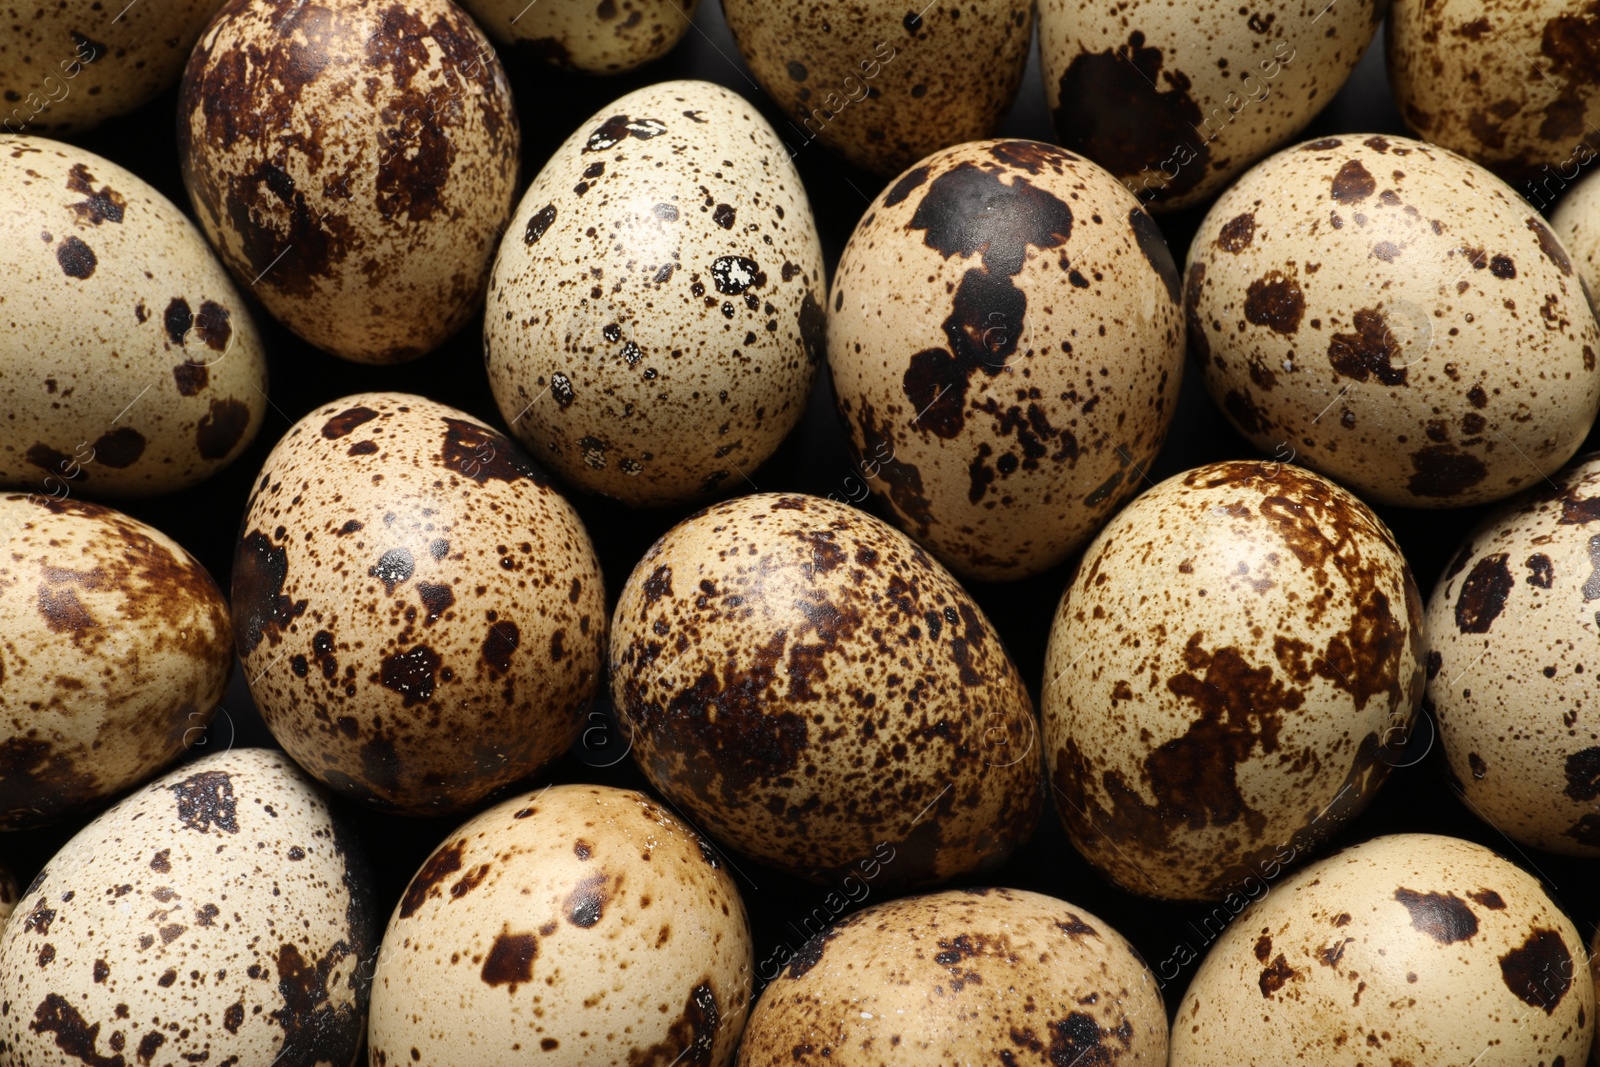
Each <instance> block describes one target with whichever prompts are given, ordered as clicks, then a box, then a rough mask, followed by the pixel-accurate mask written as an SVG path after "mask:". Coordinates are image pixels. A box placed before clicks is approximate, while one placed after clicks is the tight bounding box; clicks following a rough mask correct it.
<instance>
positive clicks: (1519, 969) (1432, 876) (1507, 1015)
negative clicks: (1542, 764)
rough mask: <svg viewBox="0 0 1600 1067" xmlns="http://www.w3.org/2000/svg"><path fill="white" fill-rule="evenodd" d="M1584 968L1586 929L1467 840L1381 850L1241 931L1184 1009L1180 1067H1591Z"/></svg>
mask: <svg viewBox="0 0 1600 1067" xmlns="http://www.w3.org/2000/svg"><path fill="white" fill-rule="evenodd" d="M1574 953H1576V956H1574ZM1585 964H1586V961H1585V959H1584V953H1583V942H1582V941H1581V940H1580V939H1579V937H1578V932H1577V930H1576V929H1574V928H1573V925H1572V920H1570V919H1568V918H1567V917H1566V916H1565V915H1563V914H1562V913H1561V911H1560V909H1559V908H1557V907H1556V905H1555V904H1554V902H1552V901H1551V900H1550V898H1549V897H1548V896H1546V895H1545V892H1544V890H1543V888H1541V886H1540V884H1539V882H1538V881H1537V880H1536V879H1534V878H1533V877H1532V876H1531V875H1529V874H1527V873H1526V872H1524V871H1522V870H1521V869H1520V868H1518V867H1516V866H1514V865H1512V864H1511V863H1508V862H1507V861H1506V860H1504V859H1501V858H1500V857H1499V856H1497V855H1495V854H1494V853H1493V852H1490V851H1489V850H1488V849H1486V848H1484V847H1483V846H1482V845H1476V844H1473V843H1471V842H1469V841H1461V840H1458V839H1456V838H1453V837H1441V836H1437V835H1434V834H1394V835H1391V836H1388V837H1380V838H1376V839H1375V840H1372V841H1368V842H1366V843H1364V844H1360V845H1356V846H1354V847H1352V848H1347V849H1344V850H1343V851H1341V852H1338V853H1335V854H1334V855H1332V856H1329V857H1328V858H1327V859H1325V860H1323V861H1321V862H1320V863H1316V864H1313V865H1312V866H1310V867H1307V868H1306V869H1305V870H1303V871H1299V872H1297V873H1295V874H1292V875H1290V876H1289V877H1288V878H1287V879H1286V880H1285V881H1284V882H1283V883H1282V884H1280V885H1275V886H1273V887H1272V891H1271V893H1269V894H1267V895H1266V896H1265V897H1264V898H1262V899H1261V900H1259V901H1258V902H1257V903H1256V904H1255V905H1254V906H1252V907H1250V908H1249V909H1247V910H1246V911H1245V912H1244V913H1243V914H1242V915H1240V916H1239V917H1238V918H1236V919H1234V921H1233V922H1232V924H1230V925H1229V926H1228V927H1227V929H1226V930H1225V931H1224V932H1223V934H1222V936H1221V937H1220V938H1219V939H1218V940H1217V941H1216V943H1215V945H1214V946H1213V947H1212V948H1211V951H1210V952H1209V953H1208V954H1207V956H1206V958H1205V962H1204V963H1202V964H1201V965H1200V970H1199V971H1197V972H1196V973H1195V976H1194V978H1193V980H1192V981H1191V982H1190V983H1189V989H1188V991H1187V992H1186V993H1185V994H1184V997H1183V1001H1182V1002H1181V1003H1180V1004H1179V1005H1178V1013H1177V1017H1176V1019H1175V1020H1174V1021H1173V1024H1172V1061H1171V1063H1172V1067H1213V1065H1214V1067H1223V1065H1226V1067H1257V1065H1259V1067H1269V1065H1271V1067H1278V1065H1281V1064H1285V1063H1316V1064H1323V1065H1326V1067H1346V1065H1348V1067H1357V1065H1361V1064H1371V1063H1408V1062H1409V1063H1418V1064H1421V1063H1439V1064H1445V1063H1450V1064H1456V1063H1459V1064H1469V1063H1470V1064H1472V1065H1473V1067H1528V1065H1529V1064H1538V1063H1545V1064H1558V1063H1562V1062H1566V1063H1568V1064H1580V1063H1583V1062H1584V1060H1585V1058H1586V1057H1587V1056H1588V1050H1589V1041H1590V1039H1591V1037H1592V1036H1593V1034H1594V984H1593V980H1592V979H1591V978H1590V976H1589V968H1588V967H1587V966H1586V965H1585Z"/></svg>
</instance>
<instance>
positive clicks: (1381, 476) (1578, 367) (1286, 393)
mask: <svg viewBox="0 0 1600 1067" xmlns="http://www.w3.org/2000/svg"><path fill="white" fill-rule="evenodd" d="M1188 271H1189V273H1188V279H1187V282H1186V286H1185V309H1186V312H1187V314H1188V317H1189V329H1188V333H1189V345H1190V348H1191V350H1192V351H1193V352H1194V355H1195V359H1196V362H1197V363H1198V364H1199V365H1200V367H1201V369H1202V374H1203V376H1204V378H1205V383H1206V388H1207V389H1208V390H1210V392H1211V396H1212V399H1214V400H1215V401H1216V402H1217V404H1218V406H1219V407H1221V408H1222V409H1223V411H1224V412H1226V414H1227V416H1228V419H1229V421H1231V422H1232V423H1233V425H1234V426H1235V427H1236V428H1237V429H1238V430H1239V432H1240V433H1242V434H1244V435H1245V436H1246V437H1248V438H1249V439H1250V441H1251V443H1252V444H1254V445H1255V446H1256V447H1257V448H1259V449H1261V450H1263V451H1264V452H1269V453H1272V454H1273V455H1274V456H1276V457H1277V458H1278V459H1283V460H1294V459H1297V460H1298V461H1299V462H1301V463H1304V464H1306V465H1307V466H1309V467H1314V468H1316V469H1317V470H1319V471H1321V472H1322V473H1324V474H1326V475H1328V476H1329V477H1331V478H1334V479H1336V480H1337V481H1339V482H1341V483H1342V484H1344V485H1346V486H1349V487H1350V488H1351V489H1353V490H1355V491H1356V492H1358V493H1360V494H1361V495H1362V497H1363V498H1364V499H1367V500H1371V501H1373V502H1376V503H1384V504H1400V505H1404V506H1407V507H1456V506H1462V505H1467V504H1481V503H1486V502H1489V501H1493V500H1500V499H1502V498H1504V497H1507V496H1510V495H1511V494H1513V493H1515V492H1517V491H1518V490H1521V489H1524V488H1527V487H1528V486H1530V485H1534V484H1536V483H1538V482H1539V481H1541V480H1542V479H1543V478H1544V477H1545V476H1546V475H1548V474H1551V473H1553V472H1555V471H1556V470H1557V469H1559V468H1560V467H1561V465H1562V464H1563V463H1565V462H1566V461H1567V460H1568V459H1569V458H1571V456H1572V454H1573V453H1574V452H1576V451H1577V450H1578V447H1579V446H1580V445H1581V444H1582V443H1583V439H1584V436H1585V435H1586V434H1587V433H1588V432H1589V427H1590V426H1591V425H1592V424H1593V422H1594V418H1595V411H1596V409H1597V407H1600V369H1597V367H1596V357H1595V354H1596V352H1600V326H1597V325H1596V323H1595V320H1594V316H1593V315H1592V314H1591V312H1590V309H1589V306H1588V303H1587V302H1586V300H1585V299H1584V294H1583V286H1582V282H1581V280H1580V278H1579V277H1578V275H1577V274H1576V272H1575V271H1574V270H1573V266H1572V261H1571V259H1570V258H1569V257H1568V255H1567V252H1566V250H1565V249H1564V248H1562V246H1561V242H1560V241H1558V240H1557V239H1556V237H1555V235H1554V234H1552V233H1551V232H1550V229H1549V227H1548V226H1546V225H1545V223H1544V220H1543V219H1541V218H1540V217H1539V215H1538V213H1537V212H1535V211H1534V210H1533V209H1532V208H1531V207H1529V206H1528V204H1527V203H1526V202H1525V201H1523V200H1522V199H1521V198H1519V197H1518V196H1517V195H1516V194H1515V193H1513V192H1512V191H1511V189H1510V188H1509V187H1508V186H1506V185H1505V184H1504V183H1502V182H1501V181H1500V180H1499V179H1498V178H1496V177H1495V176H1494V175H1492V174H1490V173H1489V172H1488V171H1486V170H1484V169H1483V168H1481V167H1479V166H1478V165H1477V164H1475V163H1472V162H1471V161H1469V160H1466V159H1463V158H1462V157H1461V156H1458V155H1456V154H1455V153H1453V152H1449V151H1446V150H1444V149H1442V148H1436V147H1431V146H1428V145H1424V144H1421V143H1419V142H1417V141H1412V140H1408V139H1406V138H1403V137H1381V136H1370V137H1369V136H1363V135H1361V134H1355V135H1352V136H1341V137H1327V138H1323V139H1322V140H1318V141H1311V142H1308V143H1306V144H1302V145H1298V146H1296V147H1294V148H1291V149H1287V150H1285V151H1284V152H1281V153H1279V154H1278V155H1276V156H1274V157H1272V158H1271V159H1269V160H1267V161H1266V162H1265V163H1262V164H1261V165H1260V166H1258V167H1256V168H1255V169H1254V170H1252V171H1251V172H1250V173H1249V174H1247V175H1245V176H1244V177H1243V178H1242V179H1240V181H1239V182H1238V184H1237V185H1235V186H1234V187H1233V188H1231V189H1229V190H1228V192H1227V193H1225V194H1223V196H1222V198H1221V199H1220V200H1218V201H1217V202H1216V204H1215V205H1214V206H1213V207H1212V209H1211V211H1210V213H1209V214H1208V215H1207V216H1206V219H1205V222H1204V223H1202V224H1201V226H1200V230H1199V232H1198V233H1197V234H1196V235H1195V239H1194V242H1193V244H1191V245H1190V248H1189V267H1188Z"/></svg>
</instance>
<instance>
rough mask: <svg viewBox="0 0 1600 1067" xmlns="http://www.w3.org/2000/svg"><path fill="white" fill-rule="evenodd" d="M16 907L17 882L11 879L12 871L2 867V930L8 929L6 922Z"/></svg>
mask: <svg viewBox="0 0 1600 1067" xmlns="http://www.w3.org/2000/svg"><path fill="white" fill-rule="evenodd" d="M16 906H17V880H16V879H15V878H13V877H11V872H10V871H8V870H6V869H5V868H4V867H0V930H4V929H5V928H6V920H7V919H9V918H10V917H11V913H12V911H14V910H15V909H16Z"/></svg>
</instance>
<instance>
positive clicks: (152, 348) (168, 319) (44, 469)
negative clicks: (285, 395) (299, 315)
mask: <svg viewBox="0 0 1600 1067" xmlns="http://www.w3.org/2000/svg"><path fill="white" fill-rule="evenodd" d="M152 6H159V5H152ZM0 322H3V324H4V329H3V330H0V409H3V410H4V411H5V412H6V416H7V417H6V419H5V420H4V422H3V423H0V485H8V486H13V487H18V486H29V487H34V488H42V489H43V491H44V492H46V493H51V494H54V495H59V494H60V493H61V492H63V491H64V488H63V487H65V486H66V485H68V484H69V483H70V486H71V491H72V492H73V493H74V494H76V493H79V492H82V493H86V494H88V495H91V496H104V497H133V496H150V495H152V494H156V493H168V492H172V491H173V490H176V489H183V488H186V487H188V486H191V485H194V484H195V483H196V482H199V481H202V480H203V479H205V478H207V477H209V476H210V475H212V474H214V473H216V472H217V471H218V470H221V469H222V468H223V467H225V466H227V465H228V463H229V462H231V461H232V460H233V458H234V457H236V456H237V455H238V454H239V453H240V452H242V451H244V449H245V448H246V447H248V446H249V444H250V442H251V441H252V440H254V438H255V435H256V431H257V430H259V429H260V428H261V420H262V416H263V414H264V413H265V411H266V406H267V393H266V390H267V364H266V356H265V354H264V353H263V351H262V347H261V338H260V336H259V335H258V334H257V333H256V328H255V323H254V322H252V321H251V318H250V311H249V308H248V307H247V306H246V305H245V302H244V300H243V299H242V298H241V297H240V295H239V292H238V290H236V289H235V288H234V286H233V282H232V281H230V280H229V278H228V274H227V272H226V271H224V270H223V269H222V265H221V264H219V263H218V262H217V260H216V258H215V257H214V256H213V255H212V253H211V249H210V248H208V247H207V246H206V243H205V239H204V238H203V237H201V235H200V233H199V231H198V230H196V229H195V228H194V225H193V224H192V223H190V222H189V220H188V219H187V218H185V217H184V215H183V212H181V211H179V210H178V208H177V206H176V205H175V204H173V203H172V201H170V200H168V199H167V198H166V197H164V196H162V195H161V194H160V193H159V192H157V191H156V190H155V189H153V188H151V187H150V186H149V185H147V184H146V183H145V182H143V181H142V180H140V179H139V178H138V177H137V176H136V175H134V174H133V173H131V172H129V171H126V170H124V169H122V168H121V167H119V166H117V165H116V164H114V163H112V162H110V161H109V160H105V159H102V158H100V157H99V156H97V155H95V154H94V153H92V152H86V151H84V150H83V149H81V148H77V147H74V146H72V145H67V144H61V143H59V142H56V141H47V140H45V139H43V138H38V137H17V138H7V139H4V140H0Z"/></svg>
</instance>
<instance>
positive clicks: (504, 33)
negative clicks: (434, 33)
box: [461, 0, 700, 74]
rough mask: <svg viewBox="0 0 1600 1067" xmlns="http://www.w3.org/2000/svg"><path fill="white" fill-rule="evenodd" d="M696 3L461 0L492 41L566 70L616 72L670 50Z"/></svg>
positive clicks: (674, 0)
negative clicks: (538, 2)
mask: <svg viewBox="0 0 1600 1067" xmlns="http://www.w3.org/2000/svg"><path fill="white" fill-rule="evenodd" d="M699 3H700V0H563V2H560V3H551V2H550V0H545V2H544V3H542V4H530V3H528V2H527V0H466V2H465V3H463V4H462V5H461V6H462V7H464V8H466V9H467V10H468V11H469V12H471V14H472V17H473V18H475V19H477V20H478V23H479V25H481V26H482V27H483V28H484V29H485V30H486V31H488V33H489V34H490V35H491V36H492V37H494V38H495V40H497V41H502V42H505V43H507V44H510V45H512V46H514V48H515V49H516V52H517V53H519V54H520V56H527V57H529V58H536V59H541V60H543V61H544V62H546V63H550V64H553V65H554V66H557V67H562V68H564V69H566V70H579V71H584V72H586V73H589V74H621V73H623V72H624V71H629V70H633V69H634V68H635V67H639V66H643V65H644V64H646V63H648V62H650V61H651V60H653V59H659V58H660V57H661V56H664V55H666V54H667V53H668V52H670V51H671V50H672V48H673V46H675V45H676V44H677V43H678V41H679V40H681V39H682V38H683V35H684V34H685V33H687V32H688V30H689V27H690V26H692V25H694V16H695V9H696V8H698V7H699Z"/></svg>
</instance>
